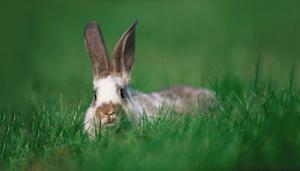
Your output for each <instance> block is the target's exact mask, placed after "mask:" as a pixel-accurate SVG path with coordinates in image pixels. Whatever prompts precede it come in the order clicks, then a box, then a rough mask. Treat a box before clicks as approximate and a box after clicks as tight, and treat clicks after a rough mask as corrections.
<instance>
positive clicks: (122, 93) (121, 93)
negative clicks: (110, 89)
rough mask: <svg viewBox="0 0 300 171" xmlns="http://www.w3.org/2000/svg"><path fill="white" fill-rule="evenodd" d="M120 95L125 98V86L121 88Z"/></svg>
mask: <svg viewBox="0 0 300 171" xmlns="http://www.w3.org/2000/svg"><path fill="white" fill-rule="evenodd" d="M120 96H121V98H122V99H124V98H125V92H124V89H123V88H120Z"/></svg>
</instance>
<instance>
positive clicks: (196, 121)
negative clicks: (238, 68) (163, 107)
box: [0, 76, 300, 170]
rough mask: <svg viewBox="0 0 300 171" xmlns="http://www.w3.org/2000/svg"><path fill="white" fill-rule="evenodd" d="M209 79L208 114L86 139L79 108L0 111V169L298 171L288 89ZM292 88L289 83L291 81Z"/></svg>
mask: <svg viewBox="0 0 300 171" xmlns="http://www.w3.org/2000/svg"><path fill="white" fill-rule="evenodd" d="M255 80H256V81H254V83H244V82H242V81H240V80H239V79H237V78H232V77H230V76H228V77H225V78H224V79H223V80H221V81H212V86H213V88H214V89H215V91H216V94H217V96H218V99H219V100H220V106H221V107H220V109H219V110H218V111H217V114H215V115H209V114H208V115H202V114H200V113H199V115H198V116H197V117H196V118H191V117H189V115H179V114H175V113H173V112H170V113H169V114H168V116H167V117H159V118H158V119H157V120H155V121H154V122H152V123H150V122H143V124H140V125H137V126H136V127H133V126H131V125H130V124H128V123H127V122H123V123H122V124H121V129H120V130H119V131H117V132H107V133H106V134H105V135H102V136H100V135H99V136H98V138H96V140H95V141H90V140H89V139H88V138H87V136H86V135H85V134H84V133H83V131H82V130H83V128H82V127H83V125H82V121H83V115H84V111H85V107H82V106H81V103H78V104H77V105H70V104H66V103H64V100H63V97H62V96H58V97H52V98H49V99H48V101H47V102H45V105H39V106H36V107H32V110H31V112H30V113H26V114H21V113H13V114H12V113H1V115H0V137H1V141H0V163H1V165H0V167H1V168H2V169H5V168H6V169H15V170H20V169H21V170H57V169H59V170H84V169H87V168H89V169H98V170H104V169H106V170H137V169H142V170H165V169H168V170H171V169H172V170H199V169H204V170H210V169H212V170H215V169H228V170H231V169H258V168H263V169H266V168H270V169H297V168H300V163H299V160H300V155H299V154H300V124H299V123H300V98H299V92H298V90H294V89H293V87H292V85H290V86H288V87H287V88H278V87H276V85H275V83H272V82H260V81H258V79H255ZM291 83H292V81H291Z"/></svg>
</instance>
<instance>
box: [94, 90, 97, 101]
mask: <svg viewBox="0 0 300 171" xmlns="http://www.w3.org/2000/svg"><path fill="white" fill-rule="evenodd" d="M94 100H95V101H96V100H97V94H96V91H94Z"/></svg>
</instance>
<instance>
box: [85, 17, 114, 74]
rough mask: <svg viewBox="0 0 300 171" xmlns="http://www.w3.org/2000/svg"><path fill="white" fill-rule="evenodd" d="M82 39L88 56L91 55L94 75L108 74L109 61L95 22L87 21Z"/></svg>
mask: <svg viewBox="0 0 300 171" xmlns="http://www.w3.org/2000/svg"><path fill="white" fill-rule="evenodd" d="M84 40H85V46H86V48H87V51H88V53H89V56H90V57H91V61H92V65H93V73H94V77H101V76H105V75H108V74H109V71H110V61H109V58H108V55H107V50H106V48H105V45H104V41H103V36H102V33H101V30H100V27H99V25H98V24H97V23H96V22H91V23H88V24H87V25H86V26H85V30H84Z"/></svg>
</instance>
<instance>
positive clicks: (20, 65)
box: [0, 0, 300, 170]
mask: <svg viewBox="0 0 300 171" xmlns="http://www.w3.org/2000/svg"><path fill="white" fill-rule="evenodd" d="M1 6H2V8H3V9H1V10H0V11H1V12H0V16H1V17H0V19H1V21H2V23H3V27H2V28H1V33H4V34H3V36H2V38H1V40H0V43H1V54H0V60H1V61H0V93H1V95H0V170H85V169H94V170H246V169H247V170H248V169H249V170H256V169H272V170H282V169H294V170H297V169H299V168H300V162H299V161H300V96H299V95H300V91H299V85H300V84H299V83H300V79H299V75H300V70H299V69H298V67H299V62H300V57H299V54H300V34H299V30H300V23H299V22H298V20H299V17H300V10H299V3H297V2H293V1H282V2H279V1H278V2H277V1H272V2H269V1H264V2H262V1H258V0H254V1H249V2H246V1H245V2H243V1H238V0H230V1H227V2H225V1H224V2H223V1H218V0H217V1H209V0H201V1H193V0H187V1H158V0H153V1H134V0H133V1H127V2H125V1H117V0H116V1H111V2H96V1H88V2H85V1H73V2H72V3H67V2H59V1H57V2H56V1H51V3H50V2H45V3H42V2H34V1H32V2H31V1H29V2H26V3H25V2H23V3H22V2H20V3H12V2H11V3H3V5H1ZM136 18H138V19H139V25H138V27H137V35H136V43H137V44H136V50H137V51H136V62H135V65H134V69H133V73H132V77H133V80H132V87H134V88H136V89H139V90H142V91H144V92H151V91H156V90H159V89H160V88H163V87H166V86H169V85H172V84H178V83H183V84H189V85H193V86H201V87H206V88H209V89H211V90H213V91H215V92H216V94H217V97H218V99H219V100H220V104H221V108H220V109H219V110H218V111H217V114H216V115H202V114H201V113H200V112H199V116H197V117H196V118H190V117H188V115H177V114H176V113H173V112H170V113H169V115H168V117H166V118H158V119H157V120H156V121H154V122H153V123H149V122H146V123H145V124H143V125H138V126H137V127H132V126H131V125H130V124H129V123H127V122H124V123H122V125H121V129H120V130H119V131H117V132H114V131H111V132H108V133H107V134H105V135H103V136H98V137H97V139H96V140H95V141H89V139H88V137H87V136H86V135H85V134H84V132H83V131H82V130H83V117H84V113H85V110H86V109H87V107H88V106H89V103H90V102H91V99H92V71H91V65H90V61H89V58H88V56H87V54H86V50H85V47H84V43H83V28H84V26H85V24H86V23H87V22H89V21H91V20H96V21H97V22H99V23H100V25H101V27H102V31H103V32H104V38H105V41H106V45H107V47H108V49H109V50H112V48H113V47H114V44H115V43H116V42H117V40H118V38H119V37H120V36H121V34H122V33H123V32H124V31H125V30H126V29H127V27H129V26H130V24H131V23H132V22H133V21H134V19H136Z"/></svg>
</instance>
